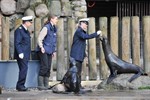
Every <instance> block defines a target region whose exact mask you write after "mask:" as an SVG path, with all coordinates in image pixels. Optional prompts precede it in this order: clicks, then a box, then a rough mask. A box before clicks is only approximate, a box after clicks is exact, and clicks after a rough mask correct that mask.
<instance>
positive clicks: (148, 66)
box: [143, 16, 150, 72]
mask: <svg viewBox="0 0 150 100" xmlns="http://www.w3.org/2000/svg"><path fill="white" fill-rule="evenodd" d="M149 26H150V16H144V17H143V35H144V68H145V72H150V28H149Z"/></svg>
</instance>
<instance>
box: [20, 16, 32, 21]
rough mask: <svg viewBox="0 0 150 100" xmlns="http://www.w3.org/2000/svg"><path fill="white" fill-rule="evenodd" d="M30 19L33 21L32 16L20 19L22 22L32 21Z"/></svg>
mask: <svg viewBox="0 0 150 100" xmlns="http://www.w3.org/2000/svg"><path fill="white" fill-rule="evenodd" d="M32 19H33V16H25V17H22V21H32Z"/></svg>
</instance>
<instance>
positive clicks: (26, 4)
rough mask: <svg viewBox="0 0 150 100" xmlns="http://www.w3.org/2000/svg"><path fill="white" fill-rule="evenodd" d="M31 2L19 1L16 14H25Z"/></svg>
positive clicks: (28, 0)
mask: <svg viewBox="0 0 150 100" xmlns="http://www.w3.org/2000/svg"><path fill="white" fill-rule="evenodd" d="M29 3H30V0H18V1H17V7H16V12H18V13H24V12H25V10H26V9H27V8H28V7H29Z"/></svg>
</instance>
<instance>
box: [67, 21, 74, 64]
mask: <svg viewBox="0 0 150 100" xmlns="http://www.w3.org/2000/svg"><path fill="white" fill-rule="evenodd" d="M67 20H68V21H67V33H68V34H67V55H68V56H67V61H68V62H67V63H68V64H67V65H68V66H69V57H70V50H71V45H72V42H73V35H74V33H75V27H76V25H75V19H73V18H68V19H67Z"/></svg>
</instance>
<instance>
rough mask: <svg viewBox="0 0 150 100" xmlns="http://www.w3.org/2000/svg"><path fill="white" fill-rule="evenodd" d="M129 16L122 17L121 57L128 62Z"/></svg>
mask: <svg viewBox="0 0 150 100" xmlns="http://www.w3.org/2000/svg"><path fill="white" fill-rule="evenodd" d="M130 48H131V47H130V17H123V19H122V59H123V60H125V61H127V62H130V50H131V49H130Z"/></svg>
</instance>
